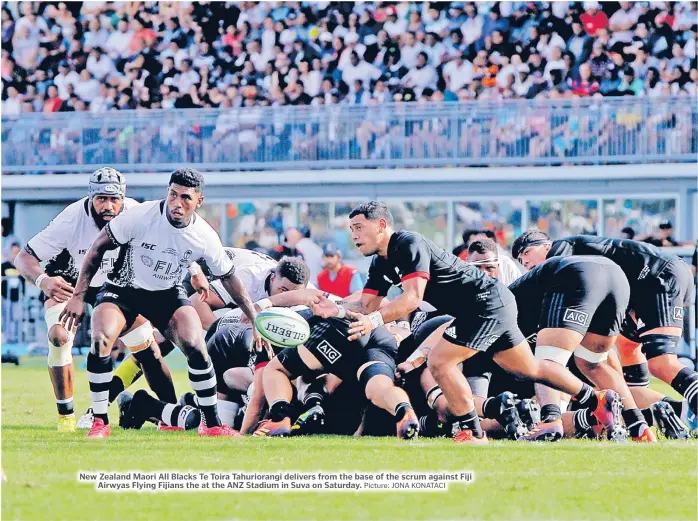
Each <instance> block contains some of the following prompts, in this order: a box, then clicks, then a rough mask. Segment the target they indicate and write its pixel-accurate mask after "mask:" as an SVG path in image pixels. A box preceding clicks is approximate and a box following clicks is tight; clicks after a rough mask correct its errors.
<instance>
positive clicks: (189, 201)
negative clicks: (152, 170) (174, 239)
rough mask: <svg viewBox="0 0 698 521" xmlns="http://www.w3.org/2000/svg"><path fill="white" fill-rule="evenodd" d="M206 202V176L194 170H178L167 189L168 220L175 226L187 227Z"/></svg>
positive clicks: (172, 176) (173, 174)
mask: <svg viewBox="0 0 698 521" xmlns="http://www.w3.org/2000/svg"><path fill="white" fill-rule="evenodd" d="M203 202H204V176H203V175H201V172H199V171H198V170H194V169H193V168H178V169H177V170H175V171H174V172H172V175H171V176H170V184H169V186H168V187H167V218H168V219H169V220H170V222H171V223H172V225H173V226H187V225H188V224H189V221H190V220H191V217H192V215H194V212H195V211H196V209H197V208H199V207H200V206H201V205H202V204H203Z"/></svg>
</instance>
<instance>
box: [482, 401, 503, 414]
mask: <svg viewBox="0 0 698 521" xmlns="http://www.w3.org/2000/svg"><path fill="white" fill-rule="evenodd" d="M501 410H502V408H501V404H500V401H499V400H497V396H490V397H489V398H487V399H486V400H485V401H484V403H483V404H482V417H483V418H488V419H490V420H496V419H497V418H498V417H499V411H501Z"/></svg>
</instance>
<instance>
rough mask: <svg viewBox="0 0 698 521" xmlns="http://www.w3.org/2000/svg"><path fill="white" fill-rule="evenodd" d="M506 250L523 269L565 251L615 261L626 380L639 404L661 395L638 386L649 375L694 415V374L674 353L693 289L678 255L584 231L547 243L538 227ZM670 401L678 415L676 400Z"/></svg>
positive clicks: (697, 406)
mask: <svg viewBox="0 0 698 521" xmlns="http://www.w3.org/2000/svg"><path fill="white" fill-rule="evenodd" d="M512 251H513V255H514V257H515V258H517V259H518V260H519V261H520V262H521V263H522V264H523V265H524V267H525V268H526V269H531V268H533V267H535V266H537V265H538V264H540V263H542V262H544V261H545V259H546V258H550V257H557V256H563V257H567V256H570V255H602V256H604V257H606V258H608V259H610V260H612V261H613V262H615V263H616V264H618V266H620V268H621V269H622V270H623V272H624V273H625V276H626V277H627V279H628V282H629V283H630V304H629V306H628V309H629V313H628V316H627V317H626V320H625V322H624V327H623V328H622V330H621V337H619V339H621V341H620V342H618V350H619V353H620V355H621V362H622V363H623V374H624V376H625V380H626V382H627V383H628V385H629V386H630V388H631V389H633V391H634V392H633V394H634V396H635V398H636V400H638V403H639V404H640V406H642V407H645V406H648V405H649V404H650V403H652V402H654V401H656V398H657V397H659V398H661V395H658V396H657V394H658V393H651V392H647V393H646V392H644V389H643V390H642V391H638V388H641V387H647V386H648V385H649V374H650V373H652V374H653V375H654V376H656V377H657V378H659V379H660V380H663V381H664V382H666V383H668V384H670V385H671V386H672V387H673V388H674V389H675V390H676V391H677V392H678V393H679V394H681V395H682V396H684V397H685V398H686V400H687V402H688V406H689V407H690V408H691V410H692V411H693V413H694V414H696V413H698V373H696V371H694V370H693V369H690V368H688V367H684V365H683V364H681V363H680V362H679V361H678V357H677V355H676V352H677V346H678V344H679V341H680V339H681V333H682V327H683V314H684V307H685V306H686V305H688V303H689V302H690V298H691V294H692V293H691V292H692V290H693V280H692V277H691V272H690V269H689V267H688V266H687V265H686V264H685V263H684V262H683V261H681V259H679V258H678V257H676V256H675V255H671V254H669V253H666V252H663V251H662V250H660V249H659V248H656V247H655V246H652V245H649V244H645V243H641V242H636V241H631V240H623V239H607V238H603V237H592V236H586V235H576V236H573V237H568V238H566V239H560V240H557V241H552V240H551V239H550V237H548V235H546V234H545V233H543V232H541V231H539V230H530V231H528V232H526V233H524V234H523V235H521V236H520V237H519V238H518V239H516V241H514V245H513V248H512ZM623 337H625V338H626V339H627V340H628V341H626V340H623ZM640 345H642V348H641V351H640ZM643 394H645V395H651V396H650V399H649V400H646V399H645V401H644V403H643V401H641V400H640V396H642V395H643ZM648 402H649V403H648ZM670 403H671V402H670ZM672 405H673V406H676V407H677V408H678V409H679V411H677V414H679V413H680V407H681V405H680V403H678V404H676V403H672Z"/></svg>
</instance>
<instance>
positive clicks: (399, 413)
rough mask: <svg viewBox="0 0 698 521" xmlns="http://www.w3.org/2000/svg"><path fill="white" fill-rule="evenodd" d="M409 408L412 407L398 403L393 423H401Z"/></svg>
mask: <svg viewBox="0 0 698 521" xmlns="http://www.w3.org/2000/svg"><path fill="white" fill-rule="evenodd" d="M411 408H412V406H411V405H410V404H409V403H407V402H400V403H398V404H397V405H396V406H395V421H396V422H399V421H401V420H402V419H403V418H404V417H405V413H406V412H407V411H408V410H409V409H411Z"/></svg>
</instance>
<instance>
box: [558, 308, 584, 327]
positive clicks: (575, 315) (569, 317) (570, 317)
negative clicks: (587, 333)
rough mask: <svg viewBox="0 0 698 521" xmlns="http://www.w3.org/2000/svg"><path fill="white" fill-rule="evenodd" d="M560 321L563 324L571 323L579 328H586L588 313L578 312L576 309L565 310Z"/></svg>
mask: <svg viewBox="0 0 698 521" xmlns="http://www.w3.org/2000/svg"><path fill="white" fill-rule="evenodd" d="M562 320H564V321H565V322H573V323H575V324H579V325H580V326H586V325H587V320H589V313H585V312H584V311H579V310H577V309H566V310H565V315H564V317H563V318H562Z"/></svg>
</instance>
